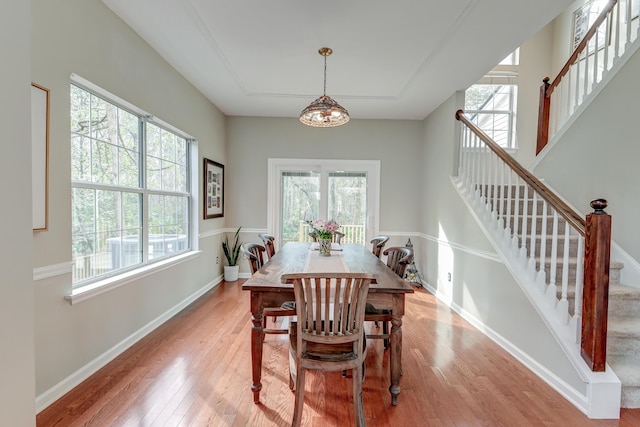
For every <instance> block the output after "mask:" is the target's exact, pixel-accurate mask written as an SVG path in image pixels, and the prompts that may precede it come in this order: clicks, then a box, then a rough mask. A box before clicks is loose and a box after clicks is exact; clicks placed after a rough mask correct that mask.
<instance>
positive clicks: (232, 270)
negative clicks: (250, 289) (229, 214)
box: [222, 227, 242, 282]
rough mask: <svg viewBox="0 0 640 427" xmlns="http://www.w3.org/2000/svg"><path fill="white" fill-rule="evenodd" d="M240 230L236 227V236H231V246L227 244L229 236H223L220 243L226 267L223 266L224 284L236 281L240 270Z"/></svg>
mask: <svg viewBox="0 0 640 427" xmlns="http://www.w3.org/2000/svg"><path fill="white" fill-rule="evenodd" d="M241 228H242V227H238V230H236V234H235V235H234V236H233V245H231V244H230V243H229V236H224V240H223V241H222V250H223V251H224V256H225V258H227V265H225V266H224V280H225V282H235V281H236V280H238V270H239V268H240V266H239V265H238V261H240V248H241V246H242V242H241V241H240V229H241Z"/></svg>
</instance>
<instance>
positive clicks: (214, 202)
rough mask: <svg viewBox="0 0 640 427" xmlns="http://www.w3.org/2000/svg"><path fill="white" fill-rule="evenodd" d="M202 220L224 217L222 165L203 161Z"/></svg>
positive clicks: (206, 160) (207, 160) (211, 161)
mask: <svg viewBox="0 0 640 427" xmlns="http://www.w3.org/2000/svg"><path fill="white" fill-rule="evenodd" d="M203 177H204V183H203V186H202V187H203V189H204V200H203V203H202V204H203V206H204V219H209V218H219V217H223V216H224V165H222V164H220V163H217V162H214V161H213V160H209V159H204V169H203Z"/></svg>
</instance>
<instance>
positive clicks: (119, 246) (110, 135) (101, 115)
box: [70, 82, 192, 287]
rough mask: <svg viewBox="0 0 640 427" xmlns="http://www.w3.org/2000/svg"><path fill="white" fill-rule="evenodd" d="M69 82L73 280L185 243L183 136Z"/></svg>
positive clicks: (139, 262)
mask: <svg viewBox="0 0 640 427" xmlns="http://www.w3.org/2000/svg"><path fill="white" fill-rule="evenodd" d="M96 92H97V91H95V90H89V89H87V88H86V87H84V86H82V85H80V84H77V83H76V82H74V83H72V84H71V97H70V101H71V108H70V112H71V186H72V206H71V209H72V221H71V224H72V256H73V273H72V276H73V286H74V287H79V286H83V285H84V284H88V283H91V282H95V281H97V280H99V279H104V278H106V277H109V276H112V275H116V274H119V273H122V272H125V271H128V270H133V269H135V268H138V267H141V266H144V265H147V264H149V263H152V262H155V261H158V260H162V259H167V258H170V257H173V256H176V255H179V254H181V253H184V252H187V251H188V250H190V248H191V242H190V238H189V236H190V234H191V233H190V227H191V224H190V219H191V214H190V212H191V203H192V197H191V193H190V180H189V177H190V174H191V173H190V167H189V165H190V160H189V155H190V144H189V142H190V140H189V139H188V138H187V136H186V135H185V134H182V133H181V132H179V131H177V130H176V129H174V128H172V127H171V126H169V125H167V124H164V123H161V122H159V121H156V120H154V119H153V118H152V117H150V116H148V115H146V114H145V113H143V112H141V111H136V109H135V108H134V107H132V106H130V105H126V103H125V102H124V101H119V100H117V98H115V97H113V98H111V97H110V96H108V95H107V94H105V93H104V92H102V91H101V92H100V94H98V93H96Z"/></svg>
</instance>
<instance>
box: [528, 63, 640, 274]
mask: <svg viewBox="0 0 640 427" xmlns="http://www.w3.org/2000/svg"><path fill="white" fill-rule="evenodd" d="M638 75H640V52H636V53H635V54H634V55H633V57H632V58H631V59H629V61H628V62H627V63H626V64H625V66H624V67H623V68H622V69H621V70H620V72H618V74H617V75H616V76H615V78H614V79H613V80H612V81H611V82H610V83H609V84H608V85H607V86H606V87H605V88H604V89H603V91H602V92H601V93H600V94H599V95H598V97H597V98H596V99H595V100H594V101H593V103H592V104H591V105H589V107H588V108H587V109H586V110H585V112H584V113H583V114H582V115H581V116H580V117H579V118H578V119H577V120H576V122H575V124H574V125H573V126H571V128H570V129H569V130H568V131H567V132H566V133H564V134H563V135H562V137H561V138H560V139H559V140H558V142H557V143H556V144H555V145H553V146H552V148H551V150H550V151H549V152H548V153H547V154H546V156H545V157H544V158H543V159H542V161H541V162H540V163H539V164H538V165H537V166H536V168H535V170H534V171H535V173H536V174H537V175H538V176H539V177H541V178H544V179H545V181H546V182H548V183H549V184H550V185H551V186H552V187H553V188H554V189H555V190H557V191H558V192H559V193H560V194H562V195H563V196H564V197H565V198H566V199H567V200H568V201H569V203H571V204H572V205H573V206H574V207H575V208H576V209H578V210H579V211H580V212H582V213H583V214H587V213H589V212H591V208H590V206H589V203H590V201H591V200H593V199H596V198H604V199H607V201H608V202H609V207H608V208H607V209H606V211H607V213H609V214H610V215H611V216H612V225H611V227H612V237H613V240H614V241H615V242H616V243H617V244H618V245H620V247H622V249H623V250H625V251H626V252H627V253H629V255H631V256H632V257H633V258H634V259H636V260H640V240H639V239H638V236H640V223H639V222H638V216H639V214H640V198H639V197H638V183H640V168H638V159H640V144H639V142H640V138H639V137H638V117H639V115H640V106H639V104H638V99H640V85H639V84H638ZM576 158H577V159H579V161H577V160H576ZM629 285H631V286H638V284H633V283H629Z"/></svg>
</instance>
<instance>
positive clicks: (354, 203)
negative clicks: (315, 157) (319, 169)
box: [327, 172, 367, 244]
mask: <svg viewBox="0 0 640 427" xmlns="http://www.w3.org/2000/svg"><path fill="white" fill-rule="evenodd" d="M328 187H329V188H328V200H327V208H328V215H327V219H334V220H335V221H336V222H337V223H338V224H340V231H341V232H343V233H344V234H345V236H344V237H343V238H342V243H359V244H365V225H366V219H367V174H366V173H364V172H329V174H328Z"/></svg>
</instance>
